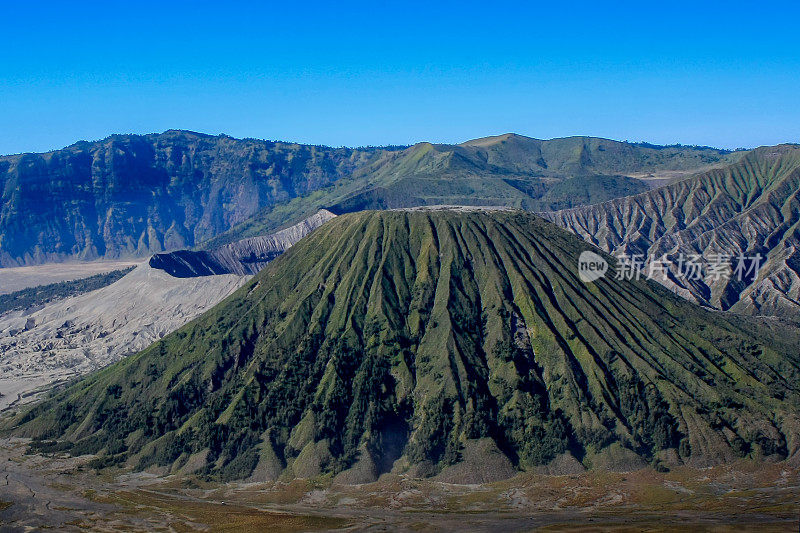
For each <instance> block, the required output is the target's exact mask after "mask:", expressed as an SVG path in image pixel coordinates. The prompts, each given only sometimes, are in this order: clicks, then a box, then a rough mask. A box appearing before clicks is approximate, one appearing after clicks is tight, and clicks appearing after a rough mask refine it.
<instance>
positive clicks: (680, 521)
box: [0, 439, 800, 532]
mask: <svg viewBox="0 0 800 533" xmlns="http://www.w3.org/2000/svg"><path fill="white" fill-rule="evenodd" d="M25 450H26V444H25V441H24V440H20V439H3V440H2V441H0V530H1V531H26V530H31V529H41V528H58V529H59V530H75V531H77V530H84V531H85V530H91V531H266V530H269V531H335V530H344V531H476V532H483V531H626V532H627V531H687V532H688V531H713V532H728V531H731V532H732V531H765V532H771V531H776V532H777V531H792V532H795V531H798V518H799V517H800V472H799V471H798V470H797V469H792V468H788V467H787V466H786V465H785V464H780V463H775V464H756V463H753V462H745V461H743V462H741V463H738V464H735V465H731V466H721V467H714V468H710V469H704V470H696V469H695V470H693V469H675V470H673V471H672V472H668V473H658V472H655V471H653V470H650V469H645V470H641V471H638V472H630V473H612V472H590V473H586V474H581V475H570V476H536V475H527V474H520V475H519V476H517V477H515V478H513V479H510V480H506V481H502V482H498V483H492V484H488V485H453V484H447V483H438V482H432V481H429V480H419V479H411V478H406V477H403V476H384V477H383V478H381V479H380V480H379V481H378V482H376V483H371V484H367V485H355V486H345V485H335V484H333V483H332V482H331V481H330V480H329V479H317V480H293V481H287V482H277V483H259V484H253V483H250V484H246V483H228V484H219V483H211V482H206V481H203V480H201V479H198V478H194V477H182V478H179V477H175V476H166V477H160V476H155V475H152V474H141V473H139V474H131V473H128V472H125V471H122V470H112V471H103V472H101V473H98V472H95V471H93V470H92V469H91V468H89V466H88V465H87V463H88V461H89V459H90V457H81V458H69V457H63V456H53V457H51V456H48V457H43V456H40V455H26V454H25Z"/></svg>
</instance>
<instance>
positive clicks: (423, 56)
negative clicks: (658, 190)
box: [0, 0, 800, 153]
mask: <svg viewBox="0 0 800 533" xmlns="http://www.w3.org/2000/svg"><path fill="white" fill-rule="evenodd" d="M2 15H3V32H2V38H3V45H2V51H1V52H0V69H2V76H0V153H16V152H21V151H44V150H48V149H54V148H59V147H62V146H65V145H68V144H71V143H72V142H74V141H76V140H79V139H87V140H91V139H99V138H102V137H105V136H107V135H109V134H111V133H148V132H158V131H163V130H166V129H170V128H181V129H191V130H196V131H201V132H206V133H212V134H217V133H227V134H229V135H233V136H235V137H245V136H246V137H258V138H266V139H281V140H293V141H298V142H306V143H317V144H328V145H334V146H341V145H347V146H357V145H365V144H373V145H375V144H410V143H414V142H417V141H422V140H429V141H434V142H461V141H464V140H467V139H470V138H474V137H480V136H485V135H491V134H498V133H503V132H509V131H513V132H517V133H521V134H524V135H529V136H532V137H539V138H550V137H560V136H567V135H596V136H602V137H609V138H613V139H620V140H625V139H628V140H635V141H639V140H646V141H650V142H654V143H675V142H680V143H684V144H707V145H713V146H720V147H727V148H733V147H739V146H746V147H750V146H755V145H762V144H775V143H779V142H787V141H793V142H800V38H798V21H800V17H799V16H798V15H800V7H797V3H796V2H795V3H772V2H766V1H762V2H752V3H749V4H737V3H734V2H720V3H717V4H716V5H714V3H713V2H710V3H707V2H685V3H684V2H643V3H639V2H637V3H625V2H602V1H593V2H589V3H585V4H582V3H579V2H577V3H576V2H563V1H562V2H553V1H550V2H547V3H546V4H544V5H535V4H532V3H514V2H481V3H469V2H457V3H448V4H439V5H438V6H436V7H433V6H429V5H426V4H415V3H409V2H406V3H398V4H397V5H396V6H386V5H384V4H382V3H381V2H369V3H363V4H353V3H346V2H319V3H317V2H313V1H307V2H281V3H279V4H278V3H276V4H263V5H261V6H259V7H254V6H252V5H248V4H247V3H244V2H237V1H234V0H227V1H217V2H185V3H181V2H157V3H156V2H154V3H149V2H113V1H105V2H97V3H95V2H83V3H81V2H63V3H62V2H59V3H55V2H54V3H52V5H50V4H48V3H47V2H38V3H34V2H19V3H17V2H4V3H3V9H2Z"/></svg>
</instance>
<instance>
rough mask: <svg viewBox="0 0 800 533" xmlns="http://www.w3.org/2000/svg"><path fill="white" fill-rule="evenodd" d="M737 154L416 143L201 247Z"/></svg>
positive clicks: (564, 190) (577, 195)
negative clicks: (367, 213) (332, 217)
mask: <svg viewBox="0 0 800 533" xmlns="http://www.w3.org/2000/svg"><path fill="white" fill-rule="evenodd" d="M741 156H742V153H741V152H735V153H734V152H727V151H724V150H715V149H712V148H696V147H682V146H671V147H655V146H650V145H648V146H645V145H635V144H630V143H624V142H617V141H610V140H607V139H598V138H594V137H567V138H564V139H552V140H548V141H542V140H539V139H531V138H529V137H523V136H521V135H514V134H506V135H500V136H498V137H487V138H484V139H476V140H474V141H468V142H466V143H463V144H460V145H436V144H430V143H420V144H416V145H414V146H411V147H409V148H407V149H405V150H402V151H397V152H393V153H389V154H385V155H384V156H383V157H382V158H381V159H380V160H379V161H377V162H375V163H372V164H368V165H365V166H363V167H361V168H359V169H358V170H356V171H354V172H353V174H352V175H350V176H346V177H344V178H342V179H339V180H337V181H336V182H334V183H332V184H331V185H330V186H328V187H324V188H320V189H318V190H315V191H313V192H310V193H308V194H304V195H299V196H298V197H297V198H294V199H292V200H290V201H288V202H285V203H280V204H275V205H271V206H267V207H265V208H264V209H262V210H261V211H260V212H258V213H256V214H255V215H254V216H252V217H250V218H249V219H247V220H245V221H243V222H241V223H240V224H238V225H236V226H235V227H233V228H232V229H231V230H230V231H227V232H225V233H223V234H222V235H219V236H218V237H215V238H214V239H212V240H211V241H210V242H208V243H205V244H203V247H204V248H213V247H216V246H220V245H222V244H226V243H228V242H231V241H234V240H237V239H240V238H243V237H252V236H256V235H263V234H266V233H269V232H270V231H273V230H275V229H277V228H279V227H281V226H282V225H285V224H287V223H288V222H297V221H299V220H301V219H302V218H305V217H307V216H309V215H311V214H313V213H315V212H317V211H318V210H319V209H322V208H325V209H330V210H331V211H333V212H334V213H337V214H341V213H350V212H354V211H362V210H366V209H387V208H399V207H413V206H424V205H484V206H486V205H493V206H506V207H515V208H520V209H526V210H533V211H541V210H549V209H561V208H567V207H574V206H577V205H584V204H587V203H595V202H602V201H605V200H609V199H611V198H616V197H619V196H625V195H630V194H636V193H639V192H642V191H644V190H647V189H648V187H647V185H646V184H645V183H644V182H643V181H641V180H638V179H636V178H634V177H631V176H634V175H635V176H651V177H652V176H654V175H655V176H658V175H660V173H662V172H671V173H672V174H669V175H670V176H673V177H674V174H675V173H678V174H680V173H687V174H688V173H690V172H695V171H700V170H702V169H706V168H709V167H711V166H718V165H725V164H728V163H731V162H733V161H737V160H738V159H739V158H740V157H741Z"/></svg>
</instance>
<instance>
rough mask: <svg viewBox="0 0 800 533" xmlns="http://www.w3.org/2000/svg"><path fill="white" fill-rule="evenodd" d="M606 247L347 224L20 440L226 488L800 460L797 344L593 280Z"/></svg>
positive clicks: (500, 217)
mask: <svg viewBox="0 0 800 533" xmlns="http://www.w3.org/2000/svg"><path fill="white" fill-rule="evenodd" d="M585 247H586V245H585V244H584V243H582V242H581V241H580V239H578V238H576V237H575V236H573V235H570V234H568V233H567V232H565V231H563V230H561V229H559V228H557V227H555V226H553V225H551V224H549V223H547V222H545V221H543V220H541V219H539V218H537V217H534V216H531V215H526V214H521V213H514V212H511V213H509V212H493V213H488V212H479V211H473V212H470V211H464V210H460V211H448V210H442V211H435V212H432V211H413V212H411V211H387V212H365V213H354V214H349V215H343V216H340V217H337V218H336V219H334V220H331V221H330V222H328V223H326V224H325V225H323V226H322V227H321V228H319V229H318V230H316V231H315V232H314V233H312V234H311V235H310V236H309V237H307V238H305V239H303V240H302V241H300V242H299V243H298V244H296V245H295V246H294V247H292V248H291V249H290V250H289V251H288V252H286V254H284V255H282V256H281V257H280V258H278V259H277V260H275V261H274V262H273V263H271V264H270V265H268V266H267V267H266V268H265V269H264V270H262V271H261V272H260V273H259V274H258V275H257V276H256V277H255V278H254V279H253V280H252V281H251V282H250V283H248V284H247V285H246V286H245V287H243V288H242V289H240V290H239V291H238V292H237V293H235V294H234V295H233V296H232V297H230V298H228V299H227V300H225V301H224V302H223V303H222V304H220V305H219V306H217V307H216V308H214V309H213V310H212V311H210V312H208V313H207V314H205V315H204V316H202V317H201V318H200V319H198V320H196V321H195V322H193V323H191V324H189V325H188V326H186V327H184V328H182V329H181V330H179V331H178V332H176V333H175V334H173V335H170V336H168V337H167V338H165V339H164V340H162V341H160V342H158V343H156V344H154V345H153V346H151V347H150V348H148V349H147V350H145V351H143V352H141V353H139V354H137V355H134V356H131V357H129V358H127V359H125V360H124V361H121V362H120V363H118V364H116V365H113V366H111V367H109V368H106V369H104V370H103V371H101V372H99V373H97V374H95V375H93V376H91V377H89V378H87V379H84V380H83V381H81V382H78V383H77V384H75V385H73V386H72V387H70V388H68V389H66V390H65V391H63V392H60V393H58V394H57V395H56V396H54V397H53V398H52V399H50V400H48V401H46V402H45V403H43V404H42V405H41V406H39V407H37V408H34V409H33V410H32V411H30V412H29V413H27V414H25V415H23V416H22V417H21V419H20V420H19V422H21V423H22V428H21V429H20V431H21V432H23V433H25V434H29V435H33V436H39V437H43V438H48V439H49V438H59V439H63V438H67V439H68V440H69V441H71V442H73V443H75V444H74V445H73V444H69V443H67V444H66V445H65V444H48V443H43V444H41V445H40V446H41V447H42V448H43V449H60V448H67V449H69V448H72V450H73V453H77V452H84V451H89V452H97V451H102V453H104V454H106V455H107V456H108V459H107V463H108V464H111V463H114V462H127V463H128V464H129V465H131V466H138V467H147V466H150V465H163V466H167V467H171V468H175V469H178V468H184V471H186V469H188V468H190V466H187V465H191V469H195V468H198V467H200V468H201V469H204V470H205V471H207V472H209V473H212V474H214V475H218V476H220V477H221V478H223V479H230V478H237V477H239V478H241V477H247V476H249V475H251V473H252V472H253V471H254V469H255V472H256V473H258V474H259V475H261V476H265V477H267V478H274V477H275V476H277V475H279V474H280V473H281V471H285V473H286V475H296V476H301V477H307V476H314V475H318V474H321V473H326V472H333V473H336V472H344V473H343V474H342V475H343V476H345V478H346V479H348V480H350V481H353V480H359V481H364V480H369V479H374V478H375V476H376V475H378V474H380V473H381V472H384V471H387V470H389V469H391V468H395V469H398V470H404V469H410V472H411V473H415V474H420V475H430V474H436V473H437V472H440V471H441V472H442V475H443V476H451V475H454V474H453V468H455V467H453V466H448V465H456V466H458V465H459V464H465V463H467V466H469V467H470V468H472V469H476V470H478V472H477V473H475V471H474V470H470V469H469V468H468V469H465V470H464V471H465V472H468V474H465V475H468V476H469V479H471V480H474V479H475V477H476V476H477V477H478V478H479V479H480V480H487V479H491V478H492V473H491V472H488V473H487V472H486V471H485V470H486V468H485V467H484V468H483V470H481V465H492V466H491V468H492V470H493V471H497V472H501V475H507V472H508V471H509V469H511V468H512V465H513V467H516V468H522V469H532V468H535V467H536V466H537V465H542V464H547V463H548V462H550V461H551V460H553V459H554V458H557V457H563V456H564V454H566V453H571V454H573V455H574V456H576V457H578V458H579V459H580V460H582V461H583V463H584V464H585V465H586V466H590V467H596V468H602V467H606V468H635V467H636V466H637V465H641V464H644V463H643V461H663V462H666V463H670V464H674V463H677V462H680V461H690V462H693V463H694V464H707V463H711V462H719V461H725V460H729V459H732V458H734V457H736V456H741V455H747V454H754V455H776V456H778V457H787V456H792V455H796V454H797V453H798V448H799V447H800V439H798V437H799V436H800V433H799V430H800V426H799V425H798V412H797V411H798V407H797V406H798V405H800V403H798V390H797V389H798V385H797V384H798V382H800V367H798V365H799V364H800V361H798V355H797V354H798V350H797V347H798V344H797V339H796V337H792V336H789V335H788V334H787V335H781V336H780V339H781V340H775V338H777V337H778V336H777V335H776V336H774V337H775V338H772V337H773V336H772V335H770V336H766V335H760V336H759V334H758V333H756V331H757V330H756V328H755V327H754V326H751V325H750V324H747V323H743V322H742V323H738V322H737V323H734V322H733V321H732V320H733V319H731V320H729V319H728V318H726V316H725V315H722V314H717V313H711V312H708V311H704V310H702V309H699V308H697V307H696V306H694V305H692V304H690V303H688V302H686V301H684V300H682V299H680V298H678V297H676V296H674V295H672V294H671V293H670V292H669V291H667V290H665V289H663V288H662V287H660V286H658V285H656V284H654V283H651V282H644V281H643V282H629V281H619V282H618V281H615V280H610V279H601V280H599V281H598V282H596V283H594V284H590V285H586V284H583V283H582V282H580V281H579V280H578V278H577V275H576V262H577V257H578V255H579V254H580V252H581V251H582V250H584V249H585ZM562 462H563V461H562ZM503 465H505V466H503ZM442 469H444V470H442ZM494 475H497V474H496V473H495V474H494ZM447 479H452V477H447ZM469 479H466V480H469ZM461 480H462V481H464V480H465V479H464V478H461Z"/></svg>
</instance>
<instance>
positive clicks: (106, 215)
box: [0, 130, 739, 266]
mask: <svg viewBox="0 0 800 533" xmlns="http://www.w3.org/2000/svg"><path fill="white" fill-rule="evenodd" d="M737 157H739V154H737V153H728V152H724V151H719V150H714V149H710V148H692V147H650V146H643V145H635V144H628V143H619V142H615V141H607V140H604V139H593V138H588V137H575V138H570V139H556V140H552V141H539V140H535V139H529V138H527V137H521V136H517V135H504V136H501V137H497V138H490V139H482V140H477V141H470V142H468V143H465V144H463V145H457V146H450V145H432V144H429V143H421V144H418V145H415V146H412V147H408V148H406V147H388V148H359V149H349V148H329V147H324V146H306V145H300V144H294V143H284V142H270V141H259V140H254V139H234V138H232V137H227V136H224V135H220V136H210V135H202V134H198V133H192V132H186V131H174V130H171V131H167V132H164V133H162V134H152V135H113V136H111V137H108V138H107V139H103V140H101V141H96V142H84V141H82V142H79V143H76V144H74V145H72V146H69V147H67V148H64V149H62V150H56V151H53V152H48V153H45V154H20V155H13V156H5V157H0V266H17V265H27V264H36V263H42V262H50V261H62V260H67V259H82V260H85V259H95V258H127V257H147V256H149V255H150V254H152V253H158V252H163V251H173V250H176V249H182V248H192V247H196V246H199V245H201V244H204V243H205V242H206V241H209V240H210V239H213V238H214V237H216V236H218V235H220V234H222V233H223V232H227V231H229V230H231V228H234V227H235V228H236V229H235V230H234V231H233V232H231V233H229V234H226V236H225V237H224V238H223V239H218V240H213V241H211V242H210V243H209V244H208V245H207V246H206V245H204V246H203V248H206V249H207V248H214V247H218V246H221V245H223V244H227V243H229V242H232V241H236V240H240V239H241V238H244V237H253V236H259V235H263V234H266V233H271V232H273V231H275V230H277V229H280V228H282V227H284V226H286V225H289V224H292V223H295V222H298V221H300V220H301V219H303V218H307V217H308V216H311V215H313V214H314V213H316V212H317V211H318V210H319V209H321V208H330V210H331V211H333V212H335V213H340V212H345V211H353V210H359V209H364V208H367V207H386V206H388V207H393V206H409V205H426V204H442V203H450V204H452V203H456V204H484V205H509V206H517V207H527V208H534V207H537V206H539V207H541V206H544V207H543V208H547V209H555V208H559V207H571V206H574V205H579V204H582V203H586V202H590V203H591V202H597V201H602V200H607V199H609V198H613V197H617V196H620V195H626V194H633V193H636V192H641V191H643V190H645V189H647V180H644V181H643V180H640V179H638V177H642V178H647V177H648V176H649V173H650V174H651V173H656V174H658V173H659V172H662V173H663V172H667V173H670V172H672V173H674V172H678V173H681V172H687V171H691V170H695V169H699V168H705V167H707V166H708V165H713V164H721V163H724V162H726V161H729V160H731V159H735V158H737ZM632 174H636V175H635V176H632ZM658 175H660V174H658ZM569 178H573V180H570V179H569ZM562 182H564V183H563V184H562ZM556 184H558V185H559V187H558V188H557V190H555V191H554V192H553V193H552V195H550V196H548V194H547V193H548V191H549V190H550V188H551V186H553V185H556ZM294 199H297V201H296V202H293V200H294ZM253 216H256V218H255V219H253V220H251V218H252V217H253ZM240 224H244V225H243V226H242V225H240Z"/></svg>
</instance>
